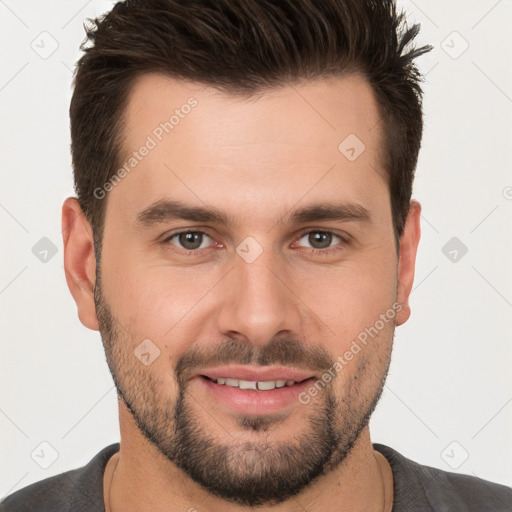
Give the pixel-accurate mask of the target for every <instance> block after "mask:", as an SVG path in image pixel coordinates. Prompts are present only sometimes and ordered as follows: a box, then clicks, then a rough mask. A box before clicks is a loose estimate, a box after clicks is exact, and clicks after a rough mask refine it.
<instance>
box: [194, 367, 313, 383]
mask: <svg viewBox="0 0 512 512" xmlns="http://www.w3.org/2000/svg"><path fill="white" fill-rule="evenodd" d="M197 375H199V376H205V377H209V378H210V379H218V378H219V377H224V378H227V379H237V380H248V381H256V382H265V381H272V380H294V381H295V382H301V381H303V380H305V379H309V378H311V377H314V374H313V373H312V372H308V371H306V370H297V369H293V368H285V367H284V366H273V367H266V368H262V367H258V368H255V367H250V366H241V365H240V366H238V365H230V366H218V367H215V368H208V369H205V370H201V371H199V372H197Z"/></svg>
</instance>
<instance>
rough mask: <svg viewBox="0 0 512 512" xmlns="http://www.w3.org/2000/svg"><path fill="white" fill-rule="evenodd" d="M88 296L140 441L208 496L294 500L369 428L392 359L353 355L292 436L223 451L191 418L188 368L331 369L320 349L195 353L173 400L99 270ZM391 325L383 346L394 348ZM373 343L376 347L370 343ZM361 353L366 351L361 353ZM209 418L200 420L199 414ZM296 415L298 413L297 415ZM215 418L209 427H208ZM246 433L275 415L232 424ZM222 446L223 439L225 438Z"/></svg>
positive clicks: (371, 351)
mask: <svg viewBox="0 0 512 512" xmlns="http://www.w3.org/2000/svg"><path fill="white" fill-rule="evenodd" d="M97 269H98V273H97V280H96V287H95V290H94V299H95V304H96V313H97V317H98V322H99V326H100V333H101V337H102V340H103V344H104V348H105V354H106V359H107V363H108V366H109V369H110V372H111V374H112V378H113V380H114V383H115V385H116V388H117V392H118V395H119V397H120V398H121V399H122V400H123V402H124V404H125V405H126V407H127V409H128V410H129V411H130V413H131V414H132V416H133V419H134V421H135V424H136V425H137V427H138V429H139V430H140V432H141V433H142V435H143V436H144V437H145V438H146V439H147V440H148V441H149V442H150V443H152V444H153V445H154V446H155V447H156V448H157V449H158V450H159V452H160V453H161V454H162V455H163V456H164V457H165V458H166V459H167V460H168V461H170V462H171V463H172V464H174V465H175V466H177V467H178V468H180V469H181V470H182V471H183V472H184V473H185V474H186V475H188V477H190V478H191V479H192V480H193V481H194V482H196V483H197V484H199V485H200V486H201V487H203V488H204V489H205V490H206V491H208V492H209V493H211V494H212V495H214V496H217V497H219V498H222V499H224V500H226V501H230V502H233V503H237V504H239V505H243V506H262V505H263V506H270V505H275V504H279V503H282V502H284V501H286V500H288V499H289V498H291V497H292V496H295V495H298V494H299V493H300V492H301V491H303V490H304V489H305V488H306V487H307V486H308V485H310V484H311V483H312V482H313V481H314V480H315V479H317V478H318V477H319V476H320V475H323V474H326V473H328V472H329V471H332V470H334V469H335V468H337V467H338V466H339V465H340V464H341V463H343V462H344V461H345V460H346V459H347V456H348V455H349V453H350V451H351V449H352V448H353V446H354V444H355V443H356V441H357V439H358V437H359V436H360V434H361V432H362V431H363V429H364V428H365V427H366V426H367V425H368V421H369V419H370V416H371V414H372V413H373V411H374V409H375V407H376V405H377V403H378V401H379V399H380V396H381V394H382V390H383V388H384V383H385V380H386V376H387V372H388V368H389V362H390V355H391V350H387V349H386V350H384V351H383V350H381V351H380V352H379V353H377V351H376V350H375V347H374V346H370V345H368V346H367V347H365V350H364V351H361V353H360V354H358V356H357V362H356V361H355V360H353V361H352V362H351V363H350V364H351V365H352V364H356V365H357V368H356V370H355V371H354V372H353V373H352V375H351V376H350V377H349V378H347V380H346V381H345V385H344V387H343V391H342V392H341V393H340V392H338V394H340V396H339V397H338V396H337V395H336V392H335V389H334V387H333V383H335V382H336V380H338V379H336V378H335V379H333V380H332V381H331V382H330V383H328V384H327V385H326V387H325V388H324V389H323V390H322V391H320V392H319V394H318V397H317V398H318V400H317V401H315V402H313V401H312V402H310V403H309V404H307V405H301V407H306V408H309V414H308V416H307V420H306V421H300V422H295V424H296V425H300V430H299V427H297V432H296V433H294V435H291V436H290V440H289V441H286V442H277V441H275V440H274V441H271V440H269V437H271V436H270V435H262V439H261V441H257V442H256V441H245V442H242V441H237V440H236V437H231V439H228V441H227V442H221V441H220V440H219V439H218V438H216V437H215V436H214V435H212V434H211V433H209V431H208V421H206V420H205V419H204V417H203V419H201V417H200V415H198V414H197V413H196V410H197V409H198V407H197V399H194V397H193V396H192V395H191V393H190V390H189V387H188V386H189V384H190V380H189V379H187V375H190V371H189V370H190V369H191V368H199V367H200V366H201V365H208V366H210V367H213V366H215V365H216V364H229V363H233V364H249V363H252V364H259V365H262V366H264V365H270V364H277V363H280V364H283V365H293V364H294V365H297V366H302V367H304V368H309V369H322V370H323V371H324V372H325V371H327V369H328V368H331V367H332V364H333V362H334V361H333V359H332V357H329V355H328V353H327V352H325V351H324V350H323V349H322V348H316V349H314V350H313V349H306V348H304V347H303V346H301V345H300V344H298V343H297V341H296V340H293V341H292V340H290V339H283V338H279V339H277V338H276V339H273V340H272V342H269V343H268V344H267V345H266V346H264V347H259V348H258V349H257V351H256V347H254V346H252V345H251V344H250V343H249V344H247V343H243V342H240V341H235V340H232V339H229V340H228V341H227V342H226V343H224V344H221V345H219V346H217V347H215V348H214V349H212V348H211V347H209V348H210V351H209V352H206V351H205V350H203V351H199V350H198V349H197V348H192V349H191V350H189V351H187V352H186V353H184V354H183V355H182V356H181V357H180V358H179V359H178V361H177V363H176V368H175V369H174V372H175V377H176V381H177V389H178V392H177V396H176V397H169V396H164V395H163V394H162V392H161V389H162V386H161V385H159V383H161V382H162V381H161V379H159V377H158V376H157V375H156V374H155V372H152V371H151V370H150V368H151V367H149V366H144V365H142V364H141V363H140V361H139V360H138V359H137V358H136V357H135V356H134V354H133V348H134V343H133V342H134V340H133V336H130V333H129V332H128V331H126V330H125V329H124V328H123V326H122V325H121V324H120V323H119V322H118V321H117V320H116V318H115V317H114V316H113V314H112V311H111V309H110V307H109V305H108V304H107V303H106V301H105V299H104V297H103V295H102V291H101V283H100V273H99V265H98V267H97ZM393 333H394V325H393V329H392V331H391V335H390V336H389V338H391V340H389V339H387V340H383V341H382V343H384V344H386V347H387V343H388V342H389V341H391V344H392V341H393V340H392V338H393ZM372 343H374V344H375V343H377V344H378V343H379V342H378V341H375V340H374V341H372ZM365 351H366V352H365ZM206 412H207V411H206ZM301 412H302V411H301ZM213 421H214V420H213V418H212V422H213ZM237 421H238V426H239V428H241V429H243V430H244V431H252V432H269V430H270V429H271V428H272V426H273V425H275V424H277V428H278V427H279V425H278V424H279V422H280V421H282V418H281V417H279V415H243V414H239V415H238V416H237ZM228 437H229V436H228Z"/></svg>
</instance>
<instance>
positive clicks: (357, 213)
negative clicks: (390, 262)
mask: <svg viewBox="0 0 512 512" xmlns="http://www.w3.org/2000/svg"><path fill="white" fill-rule="evenodd" d="M172 220H188V221H192V222H202V223H205V224H219V225H222V226H230V225H232V224H234V221H233V219H231V218H230V217H229V216H228V215H226V214H225V213H224V212H222V211H220V210H218V209H217V208H215V207H206V206H191V205H187V204H185V203H183V202H181V201H171V200H169V199H162V200H159V201H157V202H155V203H153V204H151V205H150V206H148V207H147V208H145V209H144V210H142V211H141V212H140V213H139V214H138V215H137V224H139V225H141V226H144V227H151V226H153V225H156V224H161V223H164V222H169V221H172ZM320 220H331V221H332V220H334V221H356V222H361V223H370V222H371V220H372V218H371V215H370V212H369V211H368V210H367V209H366V208H365V207H364V206H362V205H360V204H356V203H347V202H342V203H318V204H312V205H309V206H305V207H302V208H298V209H295V210H292V211H290V212H289V213H287V214H285V215H284V216H283V217H281V218H280V219H279V221H278V222H279V223H285V224H304V223H306V222H316V221H320Z"/></svg>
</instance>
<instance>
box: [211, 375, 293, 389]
mask: <svg viewBox="0 0 512 512" xmlns="http://www.w3.org/2000/svg"><path fill="white" fill-rule="evenodd" d="M214 382H216V383H217V384H223V385H225V386H231V387H234V388H240V389H254V390H259V391H269V390H271V389H274V388H284V387H285V386H293V385H294V384H295V381H294V380H281V379H280V380H268V381H254V380H242V379H227V378H224V377H219V378H218V379H215V380H214Z"/></svg>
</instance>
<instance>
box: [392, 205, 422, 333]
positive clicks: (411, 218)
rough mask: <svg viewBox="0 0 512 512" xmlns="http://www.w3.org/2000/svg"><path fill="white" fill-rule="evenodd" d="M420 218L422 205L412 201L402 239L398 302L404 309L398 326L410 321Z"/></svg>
mask: <svg viewBox="0 0 512 512" xmlns="http://www.w3.org/2000/svg"><path fill="white" fill-rule="evenodd" d="M420 216H421V205H420V203H419V202H418V201H415V200H412V201H411V204H410V207H409V213H408V215H407V219H406V221H405V226H404V230H403V233H402V236H401V237H400V257H399V260H398V293H397V302H398V303H399V304H401V305H402V309H401V310H400V311H397V313H396V317H395V318H396V325H397V326H399V325H402V324H404V323H405V322H407V320H408V319H409V317H410V315H411V308H410V307H409V295H410V294H411V290H412V285H413V282H414V270H415V266H416V252H417V250H418V244H419V242H420V235H421V231H420Z"/></svg>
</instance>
